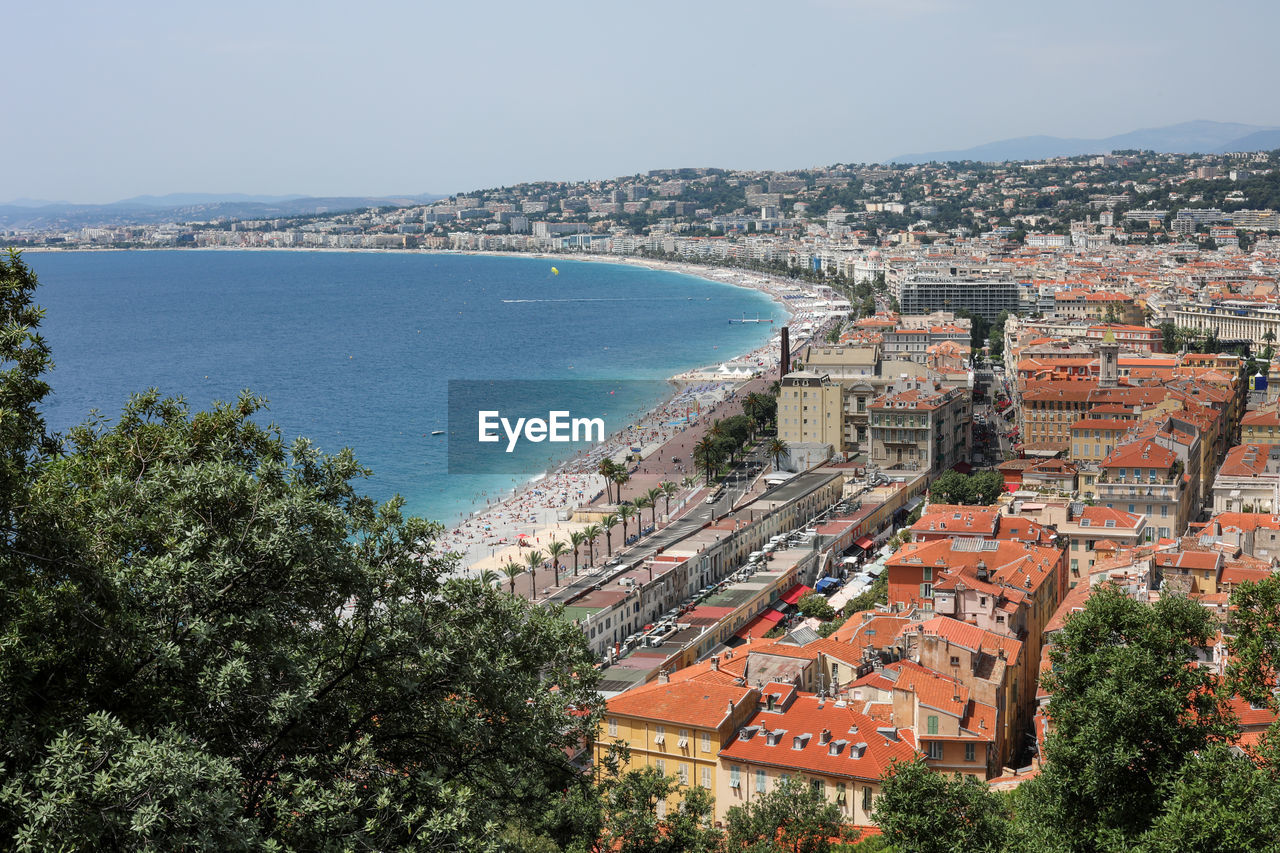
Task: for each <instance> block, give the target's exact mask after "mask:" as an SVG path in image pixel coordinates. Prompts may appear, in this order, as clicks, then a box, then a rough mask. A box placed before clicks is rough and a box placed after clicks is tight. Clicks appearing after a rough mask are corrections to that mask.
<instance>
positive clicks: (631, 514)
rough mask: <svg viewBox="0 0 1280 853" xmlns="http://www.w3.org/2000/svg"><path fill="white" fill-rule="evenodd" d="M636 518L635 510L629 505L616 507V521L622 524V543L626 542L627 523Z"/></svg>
mask: <svg viewBox="0 0 1280 853" xmlns="http://www.w3.org/2000/svg"><path fill="white" fill-rule="evenodd" d="M635 517H636V508H635V507H634V506H632V505H631V504H623V505H622V506H620V507H618V521H620V522H622V542H623V544H624V545H625V544H626V542H627V522H628V521H630V520H631V519H633V518H635Z"/></svg>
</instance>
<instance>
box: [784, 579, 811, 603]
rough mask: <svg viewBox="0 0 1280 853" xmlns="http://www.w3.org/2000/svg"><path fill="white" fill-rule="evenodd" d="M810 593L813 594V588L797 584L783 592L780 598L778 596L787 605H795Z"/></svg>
mask: <svg viewBox="0 0 1280 853" xmlns="http://www.w3.org/2000/svg"><path fill="white" fill-rule="evenodd" d="M811 592H813V587H811V586H805V585H804V584H802V583H798V584H796V585H795V586H793V587H791V589H789V590H787V591H786V592H784V593H783V594H782V595H781V596H779V598H781V599H782V600H783V601H785V602H786V603H787V604H795V603H796V602H797V601H799V600H800V599H802V598H804V597H805V596H806V595H808V594H809V593H811Z"/></svg>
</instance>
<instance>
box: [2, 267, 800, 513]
mask: <svg viewBox="0 0 1280 853" xmlns="http://www.w3.org/2000/svg"><path fill="white" fill-rule="evenodd" d="M130 258H135V259H145V258H152V259H158V260H156V261H154V262H151V261H145V260H139V261H134V260H129V259H130ZM272 258H274V259H276V260H265V259H272ZM77 259H79V260H77ZM201 259H203V260H201ZM209 259H218V260H209ZM256 259H264V260H262V261H258V260H256ZM290 259H292V260H290ZM378 259H382V260H378ZM26 260H27V262H28V263H29V264H30V265H31V266H32V268H33V270H34V271H35V273H36V275H37V276H38V277H39V278H40V280H41V282H42V287H41V288H40V289H39V290H38V291H37V294H36V301H37V303H39V304H41V305H42V306H44V307H45V308H46V309H47V315H46V319H45V322H44V324H43V325H42V332H43V333H44V334H45V336H46V338H47V339H48V340H49V342H50V344H51V346H52V348H53V359H54V363H55V368H54V370H53V371H52V373H51V375H50V378H49V381H50V384H51V385H52V386H53V394H52V395H51V398H50V400H49V401H48V405H46V406H45V413H46V420H47V421H48V423H49V427H50V429H53V430H57V431H64V430H65V429H67V428H68V427H70V426H73V425H75V424H78V423H82V422H84V421H85V420H86V419H87V418H88V417H89V414H90V412H91V411H93V410H97V411H98V412H100V413H101V414H103V415H105V416H106V417H107V418H108V419H109V420H114V418H115V417H116V416H118V414H119V411H120V409H121V408H122V406H123V404H124V402H125V400H126V399H127V395H128V393H130V392H133V393H137V392H141V391H144V390H147V389H148V388H151V387H157V388H159V390H160V391H161V393H162V394H164V395H165V396H179V395H181V396H184V397H185V398H186V399H187V400H188V402H189V403H190V404H191V405H192V408H193V409H203V408H207V407H208V406H209V405H211V404H212V402H213V401H214V400H224V401H225V400H233V399H235V398H236V397H237V396H238V394H239V393H240V391H242V390H245V389H248V390H252V391H254V392H255V393H258V394H261V395H262V396H265V397H266V398H267V399H268V401H269V407H268V410H267V413H266V415H265V417H264V418H262V419H261V420H262V421H263V422H272V423H275V424H277V425H278V426H279V427H280V430H281V433H282V435H283V437H284V438H285V439H286V440H290V439H292V438H294V437H297V436H306V437H308V438H310V439H312V440H313V441H314V442H315V443H316V444H317V446H318V447H319V448H320V449H321V450H322V451H324V452H326V453H335V452H337V451H338V450H339V449H341V448H342V447H348V446H349V447H351V448H352V450H353V451H354V452H355V455H356V457H357V459H359V460H360V461H361V463H362V464H363V465H365V466H366V467H368V468H370V469H371V470H372V471H373V475H372V477H371V479H370V480H368V481H366V482H365V483H363V484H358V488H359V489H360V490H361V491H365V492H368V493H369V494H370V495H371V496H372V497H374V498H376V499H378V500H386V499H388V498H389V497H391V495H392V494H400V495H401V496H402V497H403V498H404V499H405V503H406V507H405V509H406V511H407V512H410V513H412V514H414V515H420V516H424V517H427V518H431V519H433V520H437V521H440V522H442V523H444V524H446V525H452V524H455V523H457V522H458V521H460V520H461V519H463V518H465V517H467V516H468V515H469V514H470V513H472V512H474V511H478V510H483V509H484V508H486V507H487V506H488V505H490V504H491V503H494V502H496V501H497V500H499V499H501V498H502V497H503V496H505V495H507V494H509V493H510V492H511V491H513V490H515V489H518V488H520V487H521V486H523V485H524V484H525V483H527V482H529V481H530V480H531V479H532V478H533V477H534V476H535V475H536V474H537V473H545V472H547V471H550V470H553V469H554V468H555V467H556V466H557V465H558V464H560V463H561V462H563V461H564V459H566V458H568V456H570V455H571V454H570V453H564V454H562V455H557V454H555V453H552V454H551V455H550V456H547V457H546V459H545V464H540V463H539V462H537V461H532V460H531V462H530V465H531V467H530V468H529V473H528V474H526V475H523V476H520V475H517V476H514V477H513V476H511V475H506V474H494V475H451V474H448V473H447V469H446V467H445V465H444V452H443V451H444V448H443V444H444V442H443V441H441V440H440V439H441V438H444V436H433V435H432V433H433V432H435V431H437V430H439V429H442V428H443V426H442V423H443V421H444V405H443V403H444V399H443V396H442V393H443V392H442V391H441V389H440V388H438V387H436V385H435V383H434V382H433V381H431V380H433V379H437V378H438V379H445V378H466V379H482V378H494V379H511V378H515V379H521V378H528V379H548V378H555V379H572V378H576V377H582V378H596V379H600V378H609V379H618V380H627V379H660V380H669V379H670V378H671V377H672V376H674V375H676V374H679V373H682V372H685V371H688V370H691V369H694V368H699V367H705V366H709V365H714V364H716V363H720V362H724V361H730V360H733V359H734V358H736V357H738V356H740V355H742V354H744V353H746V352H749V351H751V350H753V349H755V348H756V347H758V346H760V345H762V344H763V343H765V342H767V341H768V339H769V338H770V337H771V335H772V334H773V332H774V331H775V330H776V328H777V327H778V326H780V325H781V323H782V322H785V320H786V318H787V316H788V315H787V312H786V309H785V306H782V305H780V304H778V303H776V302H775V301H773V300H772V299H771V298H770V297H769V296H767V295H766V294H764V293H761V292H760V291H757V290H753V289H750V288H746V287H743V286H741V285H739V284H737V283H734V282H731V281H723V280H719V279H714V278H707V277H703V276H700V275H697V274H693V273H690V272H687V271H680V272H675V271H671V270H667V269H652V268H650V267H647V266H643V265H641V264H636V263H611V262H609V261H607V260H601V259H597V258H565V257H554V258H550V259H549V258H547V257H532V256H523V255H514V256H513V255H510V254H507V255H503V254H501V253H498V254H479V253H469V252H468V253H453V252H447V253H446V252H423V251H416V252H413V251H410V252H404V251H395V250H390V251H382V250H333V249H320V250H309V249H279V250H277V249H269V250H227V249H215V250H208V251H206V250H199V249H197V250H194V251H193V250H192V249H167V250H166V249H156V250H141V251H137V250H123V251H122V250H108V251H103V252H86V251H54V252H39V253H35V252H33V253H29V254H27V257H26ZM197 261H199V262H197ZM551 265H555V266H556V267H557V268H559V269H560V270H561V273H562V274H561V275H553V274H551V273H550V272H549V270H550V266H551ZM433 276H435V278H433ZM309 284H310V285H312V286H309ZM353 288H355V289H356V290H358V291H360V293H359V295H360V296H361V298H362V301H351V300H350V299H348V298H347V297H348V296H350V295H354V291H353ZM424 288H425V290H424ZM432 288H436V291H432ZM477 288H478V290H477ZM437 291H438V292H437ZM695 292H696V295H697V297H698V301H695V300H694V294H695ZM423 294H427V295H429V296H430V297H431V300H432V305H431V306H430V307H431V308H432V309H434V310H433V311H430V310H425V309H424V306H423V304H422V301H421V300H419V299H416V298H415V297H416V296H421V295H423ZM548 294H550V295H548ZM602 295H603V296H604V297H605V298H607V301H600V298H601V296H602ZM504 296H505V297H506V299H505V300H504V299H503V297H504ZM308 297H310V298H308ZM470 297H474V299H473V298H470ZM529 297H533V298H532V299H530V298H529ZM539 300H543V301H539ZM553 300H554V301H553ZM473 303H474V306H473ZM477 307H479V308H480V311H479V312H477V311H476V308H477ZM445 312H458V313H448V314H446V313H445ZM464 312H465V313H464ZM477 313H478V314H480V315H481V316H480V317H477V316H476V314H477ZM741 313H746V314H748V315H750V314H754V313H759V314H761V315H762V316H763V315H765V314H772V315H773V316H774V317H775V318H778V317H779V315H781V317H780V319H778V320H777V322H775V323H774V324H773V325H767V324H759V325H758V326H756V325H751V324H747V325H739V324H730V323H728V322H727V321H728V320H729V319H730V318H732V317H736V316H738V315H739V314H741ZM485 316H487V319H488V322H485V320H484V317H485ZM410 321H412V322H410ZM614 321H617V322H614ZM548 323H549V324H550V326H551V327H553V328H555V329H556V334H555V335H554V336H551V337H546V336H543V334H542V333H544V332H545V331H547V330H548V325H547V324H548ZM566 323H567V324H568V326H566ZM504 324H505V325H504ZM593 324H601V325H600V330H599V332H598V333H593V332H592V331H591V328H590V327H591V326H592V325H593ZM379 326H386V327H387V328H386V333H384V334H380V333H379V332H378V331H377V327H379ZM410 326H412V329H410ZM423 327H425V328H426V330H427V335H428V336H430V337H432V338H436V339H438V340H433V342H432V344H433V345H431V346H423V337H422V335H423ZM281 329H285V330H287V332H288V334H287V336H285V337H280V336H279V332H280V330H281ZM113 331H114V332H116V333H117V334H116V335H114V336H113V335H112V332H113ZM490 332H493V333H494V334H493V336H491V337H490V336H488V335H489V333H490ZM273 335H274V337H273ZM410 335H412V338H410V337H409V336H410ZM658 340H661V341H663V345H662V346H649V345H650V344H652V343H653V342H654V341H658ZM129 341H133V344H132V345H129V344H128V342H129ZM477 344H480V345H479V346H477ZM335 347H336V348H337V350H336V351H335ZM344 347H345V348H344ZM593 347H595V348H596V349H595V351H594V352H593V351H591V350H592V349H593ZM344 353H345V355H346V359H345V361H346V362H347V363H346V364H344V363H343V359H342V358H341V356H342V355H343V354H344ZM489 354H496V358H495V359H493V360H490V361H489V362H488V363H487V364H486V358H487V356H488V355H489ZM424 372H429V373H430V376H429V377H428V376H425V375H424ZM673 390H674V386H673V385H671V384H670V383H667V384H666V386H665V390H664V391H663V392H662V393H660V394H657V395H655V394H652V393H648V394H645V395H640V396H637V395H633V396H636V399H631V398H626V399H622V400H620V401H619V402H620V405H618V406H617V408H616V409H615V410H614V411H611V412H609V413H608V416H607V421H608V423H609V426H610V429H609V433H610V435H612V434H614V433H615V432H616V431H618V430H619V429H622V428H624V427H625V426H626V425H627V424H628V423H630V422H633V421H634V420H638V419H639V418H640V417H643V415H644V413H645V412H647V411H649V410H650V409H652V408H653V407H654V406H656V405H659V404H661V403H662V402H663V401H664V400H665V399H668V398H669V397H670V395H671V393H673ZM321 410H323V412H322V411H321ZM441 478H443V479H441Z"/></svg>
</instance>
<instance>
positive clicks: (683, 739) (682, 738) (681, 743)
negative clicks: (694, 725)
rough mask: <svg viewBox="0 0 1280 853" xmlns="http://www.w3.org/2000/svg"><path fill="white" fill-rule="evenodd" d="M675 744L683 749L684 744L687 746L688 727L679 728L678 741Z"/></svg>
mask: <svg viewBox="0 0 1280 853" xmlns="http://www.w3.org/2000/svg"><path fill="white" fill-rule="evenodd" d="M676 745H677V746H679V747H680V748H681V749H684V748H685V747H686V746H688V745H689V730H688V729H681V730H680V741H679V742H678V743H677V744H676Z"/></svg>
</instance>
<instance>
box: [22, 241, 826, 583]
mask: <svg viewBox="0 0 1280 853" xmlns="http://www.w3.org/2000/svg"><path fill="white" fill-rule="evenodd" d="M23 251H24V252H25V251H36V252H40V253H86V252H104V253H106V252H111V253H114V252H173V251H194V252H309V253H313V254H325V253H343V254H365V253H374V254H397V255H456V256H484V257H498V258H515V259H524V260H542V261H550V262H555V261H560V262H564V261H581V262H584V263H597V264H612V265H615V266H620V267H630V268H635V267H640V268H643V269H648V270H652V271H655V272H670V273H675V274H677V275H685V276H688V277H690V278H695V279H700V280H701V281H703V282H710V283H715V284H721V285H729V286H731V287H736V288H742V289H746V290H753V291H756V292H758V293H762V294H764V295H765V296H767V297H769V299H770V301H772V302H773V303H774V304H775V305H776V306H777V308H778V309H779V311H780V312H781V314H782V317H781V318H780V319H778V320H772V321H771V326H776V327H781V326H784V325H790V324H791V323H792V322H793V321H794V320H795V319H796V318H798V317H801V318H803V317H806V316H807V315H810V314H814V313H815V311H814V308H815V307H816V305H815V303H821V302H823V301H824V300H825V299H826V297H823V296H822V295H821V294H820V292H818V291H816V290H815V289H814V288H813V287H812V285H810V284H808V283H805V282H800V281H797V280H793V279H788V278H785V277H782V276H777V275H772V274H769V273H763V272H757V271H755V270H746V269H741V268H737V267H707V266H704V265H699V264H692V263H688V262H681V261H670V260H666V259H658V258H641V257H636V256H633V255H623V256H614V255H599V254H591V253H581V254H580V253H553V252H497V251H486V250H474V251H473V250H451V249H443V250H442V249H346V248H321V247H275V246H256V247H207V246H206V247H190V248H177V247H155V248H127V249H118V248H95V247H83V248H79V247H78V248H44V247H41V248H34V249H24V250H23ZM715 273H720V274H719V275H716V274H715ZM784 293H789V294H793V295H796V294H802V297H801V299H800V300H798V301H801V302H803V303H804V305H791V304H788V301H787V299H786V298H784V295H783V294H784ZM808 319H809V320H810V323H809V324H808V325H809V326H816V325H818V323H817V322H816V320H817V317H816V316H814V317H809V318H808ZM807 337H808V336H807V335H804V334H796V335H795V336H794V337H793V351H798V350H799V349H800V347H801V346H802V344H803V343H804V341H805V340H806V339H807ZM779 362H780V353H779V352H778V351H777V343H776V334H771V335H770V336H769V339H768V340H766V341H765V342H764V343H762V344H761V345H759V346H757V347H755V348H753V349H750V350H748V351H746V352H742V353H737V354H732V355H728V356H727V357H726V358H725V359H724V360H722V361H720V362H718V363H715V364H709V365H702V366H697V367H693V368H690V369H688V370H684V371H681V372H679V373H676V374H674V375H671V376H668V377H666V382H667V383H668V384H669V385H670V392H669V393H668V394H666V395H664V396H663V397H662V398H661V399H659V400H658V401H656V402H655V403H654V404H653V406H652V407H650V408H649V409H647V410H646V411H645V412H644V413H643V414H642V415H641V416H640V417H639V418H638V419H637V422H636V424H632V425H630V426H628V427H624V428H622V429H620V430H618V431H616V432H614V433H613V434H611V435H609V436H606V438H605V440H604V441H603V442H601V443H600V444H598V445H595V446H594V447H591V448H587V449H584V450H581V451H579V452H577V453H575V454H573V455H571V456H569V457H568V458H566V459H564V460H561V461H559V462H558V463H555V464H554V465H553V466H552V467H549V468H548V469H546V470H544V471H542V472H539V473H537V474H534V475H532V476H530V477H528V478H527V479H525V480H524V482H522V483H519V484H517V485H515V486H513V487H511V488H510V489H509V490H503V491H502V492H501V493H500V494H499V496H497V498H496V499H495V500H494V502H493V503H492V504H489V505H486V506H484V507H479V508H473V509H466V508H463V507H459V508H458V511H457V513H456V515H454V516H452V517H449V518H443V519H437V520H438V521H440V523H441V524H442V525H444V527H445V531H446V532H445V533H444V535H442V536H441V537H440V539H439V540H437V542H436V543H434V545H435V547H433V549H432V553H433V554H437V555H439V554H444V553H456V554H459V556H460V559H459V562H458V568H459V570H460V571H462V572H477V571H481V570H483V569H485V568H490V567H492V568H496V567H497V566H498V565H500V564H501V563H502V562H503V559H502V558H503V557H506V556H509V554H508V553H507V552H508V551H510V550H516V551H518V550H519V549H518V548H517V546H516V544H515V543H516V541H517V540H518V539H519V538H520V537H521V536H525V537H526V538H528V539H529V540H530V542H531V543H532V544H533V546H534V547H539V546H540V545H542V544H543V540H544V539H547V538H549V537H550V536H553V535H554V534H555V533H556V531H557V530H559V531H564V536H563V537H562V538H564V539H566V540H567V538H568V531H569V530H570V529H573V528H580V527H583V526H585V523H578V522H571V521H569V520H568V519H569V518H571V517H572V515H573V513H574V512H576V511H578V510H579V509H581V508H584V507H588V506H590V505H591V504H592V503H593V502H594V501H595V500H596V499H598V498H599V496H600V494H601V493H602V492H603V491H604V482H603V478H601V477H600V475H599V474H598V473H597V472H596V468H597V466H598V464H599V461H600V460H601V459H604V458H619V457H621V456H623V455H625V454H626V453H627V452H629V451H630V448H631V447H633V446H636V445H637V444H639V446H641V447H642V448H643V450H642V451H641V453H640V454H639V457H640V459H641V460H643V459H645V458H647V457H648V456H649V455H650V454H652V453H653V452H654V451H656V450H657V449H658V448H659V447H661V446H663V445H664V444H665V443H666V442H667V441H668V440H670V439H672V438H673V437H675V436H677V435H679V434H681V433H682V432H684V431H685V430H687V429H689V428H690V427H692V426H695V425H697V424H700V423H702V422H703V418H702V417H696V418H691V419H689V420H687V421H685V422H684V423H682V424H680V426H679V427H678V428H676V427H673V426H672V422H673V421H674V420H675V416H676V415H677V414H678V412H676V411H674V409H675V408H679V407H680V406H681V405H683V406H685V407H686V409H687V407H688V406H689V405H690V404H691V403H692V402H693V401H694V400H696V401H697V405H696V408H698V409H699V410H700V411H703V410H710V409H713V408H715V407H718V404H719V403H721V402H723V401H725V400H726V399H728V398H730V397H731V396H732V395H733V394H734V393H735V392H736V390H737V389H738V388H739V387H740V386H741V385H743V384H745V383H746V382H748V381H750V380H751V379H752V378H755V377H759V376H762V375H767V374H768V373H769V372H770V371H772V370H775V369H776V368H777V366H778V364H779ZM729 365H734V366H735V369H736V370H741V371H746V370H749V371H750V372H749V373H745V372H743V373H737V372H727V373H726V372H721V371H722V369H723V368H726V367H727V366H729ZM682 400H683V403H682V402H681V401H682ZM703 404H705V405H703ZM703 413H704V414H706V413H707V412H703ZM688 468H689V471H690V472H691V473H692V472H693V466H692V462H691V460H690V461H689V463H688ZM446 476H447V475H446ZM677 485H679V483H677ZM699 488H701V487H700V486H696V487H695V488H694V492H696V491H697V490H698V489H699ZM682 492H683V490H682ZM687 499H688V498H687V496H684V495H683V494H682V496H681V497H680V498H679V499H677V500H678V502H679V503H680V504H681V505H683V503H684V501H685V500H687ZM566 515H567V517H563V516H566ZM487 563H493V565H492V566H486V565H485V564H487Z"/></svg>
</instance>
